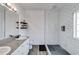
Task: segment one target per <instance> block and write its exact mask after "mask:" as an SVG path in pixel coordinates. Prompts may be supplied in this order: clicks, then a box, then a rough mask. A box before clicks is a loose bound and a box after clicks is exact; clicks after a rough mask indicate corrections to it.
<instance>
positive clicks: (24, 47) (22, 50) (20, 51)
mask: <svg viewBox="0 0 79 59" xmlns="http://www.w3.org/2000/svg"><path fill="white" fill-rule="evenodd" d="M28 52H29V39H27V40H26V41H25V42H23V43H22V44H21V45H20V46H19V47H18V48H17V49H16V50H15V51H14V52H13V53H12V54H11V55H27V54H28Z"/></svg>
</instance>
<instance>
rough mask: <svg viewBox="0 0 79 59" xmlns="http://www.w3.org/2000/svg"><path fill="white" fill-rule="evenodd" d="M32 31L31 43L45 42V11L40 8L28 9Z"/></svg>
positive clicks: (30, 31) (30, 29) (30, 30)
mask: <svg viewBox="0 0 79 59" xmlns="http://www.w3.org/2000/svg"><path fill="white" fill-rule="evenodd" d="M26 13H27V15H28V20H27V22H28V25H29V33H30V36H29V37H30V44H33V45H40V44H44V12H43V11H39V10H30V11H28V10H27V11H26Z"/></svg>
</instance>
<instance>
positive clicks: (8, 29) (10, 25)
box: [0, 5, 19, 38]
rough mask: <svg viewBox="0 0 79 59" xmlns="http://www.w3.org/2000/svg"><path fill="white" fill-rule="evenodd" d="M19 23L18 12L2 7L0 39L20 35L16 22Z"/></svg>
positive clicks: (0, 9)
mask: <svg viewBox="0 0 79 59" xmlns="http://www.w3.org/2000/svg"><path fill="white" fill-rule="evenodd" d="M17 21H19V17H18V14H17V12H13V11H10V10H9V9H7V8H6V7H4V6H1V5H0V38H5V37H9V35H18V34H19V29H17V28H16V27H17V24H16V22H17Z"/></svg>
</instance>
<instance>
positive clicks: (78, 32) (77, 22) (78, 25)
mask: <svg viewBox="0 0 79 59" xmlns="http://www.w3.org/2000/svg"><path fill="white" fill-rule="evenodd" d="M73 17H74V18H73V19H74V20H73V25H74V27H73V29H74V38H79V11H77V12H75V13H74V15H73Z"/></svg>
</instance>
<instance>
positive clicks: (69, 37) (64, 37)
mask: <svg viewBox="0 0 79 59" xmlns="http://www.w3.org/2000/svg"><path fill="white" fill-rule="evenodd" d="M76 10H79V4H70V5H69V4H67V5H66V6H64V8H63V10H61V12H59V13H60V14H59V16H60V19H59V21H60V34H59V35H60V40H59V41H60V45H61V46H62V47H63V48H64V49H66V50H67V51H68V52H69V53H70V54H79V39H74V38H73V16H72V15H73V12H74V11H76ZM62 25H65V26H66V31H65V32H62V31H61V26H62Z"/></svg>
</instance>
